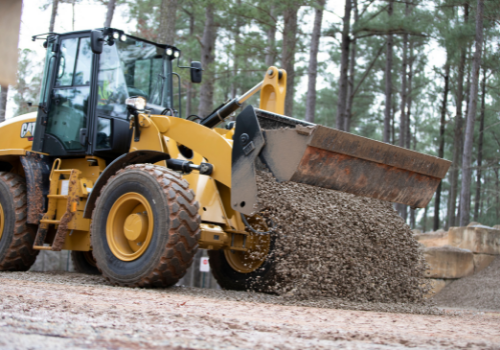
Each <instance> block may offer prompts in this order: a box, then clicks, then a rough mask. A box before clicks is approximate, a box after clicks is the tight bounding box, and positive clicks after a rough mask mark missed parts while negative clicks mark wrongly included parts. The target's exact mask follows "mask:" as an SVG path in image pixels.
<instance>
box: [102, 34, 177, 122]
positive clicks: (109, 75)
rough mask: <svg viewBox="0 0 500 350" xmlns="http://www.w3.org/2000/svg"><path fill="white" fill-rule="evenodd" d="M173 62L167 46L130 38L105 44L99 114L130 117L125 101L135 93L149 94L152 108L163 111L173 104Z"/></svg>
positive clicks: (148, 99)
mask: <svg viewBox="0 0 500 350" xmlns="http://www.w3.org/2000/svg"><path fill="white" fill-rule="evenodd" d="M169 73H170V62H169V61H167V60H166V58H165V55H164V49H162V48H160V47H157V46H156V45H153V44H150V43H147V42H144V41H141V40H137V39H135V38H130V37H127V40H126V41H119V40H116V41H115V44H114V45H112V46H109V45H104V49H103V52H102V54H101V55H100V58H99V76H98V103H97V110H98V113H99V114H101V115H102V114H105V115H109V116H112V117H122V118H127V109H126V106H125V100H126V99H127V98H128V97H131V96H142V97H145V98H146V100H147V102H148V105H147V108H148V109H152V110H153V112H155V113H161V111H163V110H164V109H165V108H167V107H171V106H172V101H171V91H170V84H169V83H168V79H166V78H165V77H167V76H169Z"/></svg>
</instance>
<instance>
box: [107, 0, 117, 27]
mask: <svg viewBox="0 0 500 350" xmlns="http://www.w3.org/2000/svg"><path fill="white" fill-rule="evenodd" d="M115 7H116V0H108V12H106V21H105V22H104V27H106V28H110V27H111V22H112V21H113V15H114V14H115Z"/></svg>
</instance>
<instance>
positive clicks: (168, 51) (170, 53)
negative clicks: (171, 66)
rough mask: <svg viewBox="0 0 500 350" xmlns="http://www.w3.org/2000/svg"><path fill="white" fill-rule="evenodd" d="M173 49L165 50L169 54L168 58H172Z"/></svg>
mask: <svg viewBox="0 0 500 350" xmlns="http://www.w3.org/2000/svg"><path fill="white" fill-rule="evenodd" d="M172 52H173V51H172V49H171V48H168V49H166V50H165V53H166V54H167V56H172Z"/></svg>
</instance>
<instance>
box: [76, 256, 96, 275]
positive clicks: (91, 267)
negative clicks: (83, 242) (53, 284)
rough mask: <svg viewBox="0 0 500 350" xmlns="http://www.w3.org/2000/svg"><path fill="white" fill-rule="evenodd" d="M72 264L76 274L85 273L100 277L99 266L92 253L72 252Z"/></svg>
mask: <svg viewBox="0 0 500 350" xmlns="http://www.w3.org/2000/svg"><path fill="white" fill-rule="evenodd" d="M71 262H72V263H73V267H74V269H75V271H76V272H80V273H85V274H87V275H100V274H101V272H100V271H99V269H98V268H97V264H96V261H95V258H94V256H93V255H92V251H88V252H79V251H76V250H73V251H72V252H71Z"/></svg>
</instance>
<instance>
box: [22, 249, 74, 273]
mask: <svg viewBox="0 0 500 350" xmlns="http://www.w3.org/2000/svg"><path fill="white" fill-rule="evenodd" d="M30 271H36V272H49V271H69V272H74V271H75V269H74V268H73V264H72V262H71V252H69V251H67V250H62V251H60V252H53V251H51V250H41V251H40V252H39V253H38V256H37V258H36V261H35V263H34V264H33V266H31V268H30Z"/></svg>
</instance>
